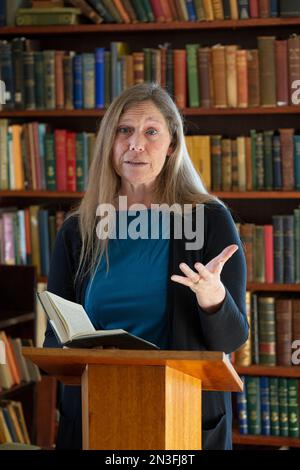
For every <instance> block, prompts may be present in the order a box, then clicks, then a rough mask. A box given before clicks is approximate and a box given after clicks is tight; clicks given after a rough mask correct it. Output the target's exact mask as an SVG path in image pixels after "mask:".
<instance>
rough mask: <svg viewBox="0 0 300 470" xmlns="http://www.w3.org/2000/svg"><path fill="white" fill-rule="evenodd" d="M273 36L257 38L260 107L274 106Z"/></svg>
mask: <svg viewBox="0 0 300 470" xmlns="http://www.w3.org/2000/svg"><path fill="white" fill-rule="evenodd" d="M275 39H276V38H275V36H259V37H258V38H257V42H258V53H259V78H260V85H261V90H260V91H261V94H260V101H261V103H260V104H261V105H262V106H276V72H275Z"/></svg>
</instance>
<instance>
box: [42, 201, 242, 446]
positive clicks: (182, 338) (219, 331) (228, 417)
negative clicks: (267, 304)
mask: <svg viewBox="0 0 300 470" xmlns="http://www.w3.org/2000/svg"><path fill="white" fill-rule="evenodd" d="M171 228H172V218H171ZM185 242H186V240H185V239H182V240H178V239H173V233H172V230H171V237H170V256H169V285H168V298H167V313H168V333H169V349H171V350H186V351H187V350H198V351H203V350H205V351H224V352H225V353H227V354H229V353H231V352H233V351H235V350H236V349H238V348H239V347H240V346H241V345H242V344H243V343H244V342H245V341H246V339H247V336H248V323H247V319H246V306H245V294H246V263H245V257H244V252H243V247H242V245H241V241H240V238H239V235H238V232H237V229H236V227H235V224H234V221H233V219H232V216H231V214H230V211H229V210H228V209H226V208H225V207H223V206H222V205H221V204H219V203H209V204H206V205H205V211H204V246H203V248H202V249H200V250H189V251H187V250H186V249H185ZM233 243H235V244H237V245H238V246H239V250H237V252H235V253H234V254H233V256H232V257H231V258H230V259H229V260H228V261H227V262H226V263H225V265H224V267H223V270H222V273H221V280H222V282H223V284H224V286H225V288H226V297H225V299H224V302H223V304H222V306H221V308H220V309H219V310H218V311H217V312H215V313H213V314H208V313H206V312H204V311H203V310H202V309H201V308H200V307H199V305H198V302H197V299H196V296H195V294H194V293H193V292H192V291H191V290H190V289H189V288H188V287H186V286H183V285H180V284H178V283H175V282H173V281H171V280H170V277H171V275H172V274H180V275H182V272H181V271H180V269H179V264H180V263H181V262H185V263H187V264H188V265H189V266H190V267H191V268H193V267H194V264H195V263H196V262H197V261H200V262H202V263H203V264H204V265H205V264H207V263H208V262H209V261H210V260H211V259H212V258H214V257H215V256H217V255H218V254H219V253H220V252H221V251H222V250H223V249H224V248H225V247H226V246H228V245H230V244H233ZM80 247H81V239H80V233H79V227H78V220H77V218H76V217H71V218H69V219H67V220H66V221H65V222H64V224H63V226H62V228H61V229H60V231H59V233H58V235H57V238H56V243H55V248H54V253H53V257H52V261H51V268H50V274H49V280H48V290H49V291H50V292H53V293H55V294H57V295H60V296H62V297H64V298H66V299H68V300H71V301H74V302H78V303H81V304H83V299H84V294H85V288H86V285H87V281H88V279H85V280H83V281H81V282H77V283H75V285H74V276H75V273H76V270H77V266H78V261H79V253H80ZM44 346H45V347H59V345H58V343H57V340H56V338H55V336H54V334H53V332H52V329H51V327H49V325H48V328H47V331H46V335H45V342H44ZM61 396H62V398H61V402H60V425H59V431H58V438H57V448H67V449H76V448H77V449H78V448H79V449H80V448H81V440H82V436H81V395H80V388H79V387H69V386H65V387H63V390H62V394H61ZM202 419H203V422H202V441H203V442H202V445H203V449H230V448H231V446H232V444H231V427H232V411H231V394H230V393H229V392H203V400H202Z"/></svg>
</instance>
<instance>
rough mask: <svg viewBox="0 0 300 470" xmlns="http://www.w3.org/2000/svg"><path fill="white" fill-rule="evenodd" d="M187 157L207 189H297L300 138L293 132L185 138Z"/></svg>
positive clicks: (264, 132)
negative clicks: (188, 156)
mask: <svg viewBox="0 0 300 470" xmlns="http://www.w3.org/2000/svg"><path fill="white" fill-rule="evenodd" d="M186 144H187V148H188V152H189V155H190V157H191V159H192V161H193V164H194V166H195V168H196V169H197V171H198V172H199V173H200V175H201V176H202V178H203V181H204V183H205V185H206V187H207V189H208V190H212V191H264V190H279V191H280V190H299V189H300V136H298V135H295V129H291V128H290V129H288V128H287V129H279V130H278V131H274V130H268V131H259V130H255V129H252V130H251V131H250V136H245V135H243V136H238V137H237V138H228V137H227V136H222V135H211V136H205V135H203V136H199V135H197V136H195V135H194V136H186Z"/></svg>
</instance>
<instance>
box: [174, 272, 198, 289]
mask: <svg viewBox="0 0 300 470" xmlns="http://www.w3.org/2000/svg"><path fill="white" fill-rule="evenodd" d="M171 280H172V281H174V282H178V283H179V284H182V285H183V286H187V287H192V285H193V284H195V283H194V282H193V281H191V280H190V279H189V278H188V277H183V276H178V275H177V274H174V275H173V276H171Z"/></svg>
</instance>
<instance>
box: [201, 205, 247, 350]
mask: <svg viewBox="0 0 300 470" xmlns="http://www.w3.org/2000/svg"><path fill="white" fill-rule="evenodd" d="M231 244H237V245H238V247H239V249H238V250H237V251H236V252H235V253H234V254H233V255H232V256H231V258H229V260H228V261H227V262H226V263H225V264H224V266H223V269H222V272H221V281H222V282H223V284H224V286H225V290H226V295H225V299H224V301H223V303H222V305H221V307H220V308H219V310H217V311H216V312H214V313H207V312H205V311H204V310H202V309H201V307H200V306H199V304H198V303H197V305H198V310H199V314H200V321H201V326H202V331H203V335H204V337H205V342H206V344H207V346H208V347H209V349H210V350H213V351H224V352H225V353H226V354H229V353H231V352H233V351H235V350H236V349H238V348H239V347H240V346H241V345H242V344H243V343H244V342H245V341H246V340H247V337H248V332H249V325H248V322H247V317H246V283H247V271H246V261H245V256H244V250H243V245H242V243H241V240H240V237H239V234H238V231H237V228H236V226H235V223H234V221H233V218H232V216H231V214H230V211H229V210H228V209H227V208H225V207H223V206H221V205H219V206H218V207H217V208H215V209H211V208H208V209H206V211H205V239H204V247H203V264H204V265H206V264H207V263H208V262H209V261H210V260H211V259H213V258H215V257H216V256H217V255H218V254H219V253H221V251H222V250H223V249H224V248H225V247H226V246H228V245H231Z"/></svg>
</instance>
